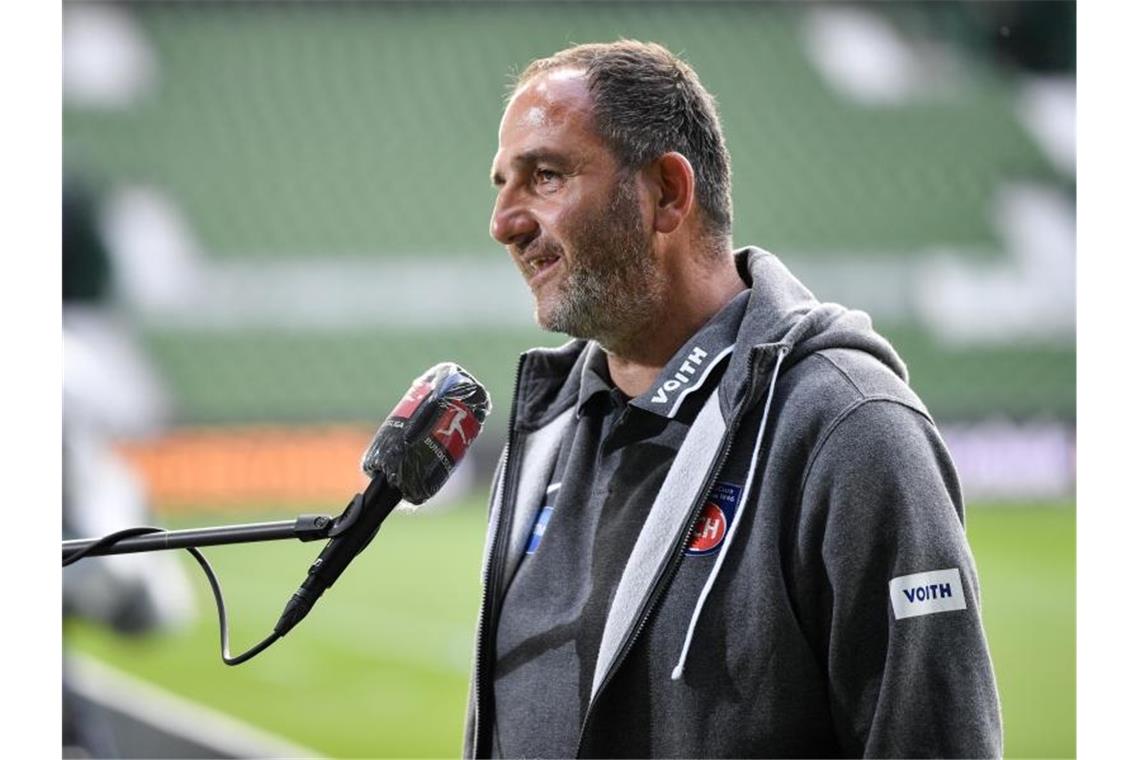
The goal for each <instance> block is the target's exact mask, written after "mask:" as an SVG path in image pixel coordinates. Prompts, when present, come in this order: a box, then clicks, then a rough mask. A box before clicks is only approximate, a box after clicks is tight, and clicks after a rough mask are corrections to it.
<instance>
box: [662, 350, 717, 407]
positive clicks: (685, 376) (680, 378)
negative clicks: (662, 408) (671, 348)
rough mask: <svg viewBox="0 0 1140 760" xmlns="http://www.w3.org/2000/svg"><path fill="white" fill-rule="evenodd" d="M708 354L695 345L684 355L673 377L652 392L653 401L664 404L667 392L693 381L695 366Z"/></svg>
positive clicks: (700, 363) (702, 362)
mask: <svg viewBox="0 0 1140 760" xmlns="http://www.w3.org/2000/svg"><path fill="white" fill-rule="evenodd" d="M708 356H709V353H708V351H705V350H704V349H703V348H701V347H700V346H696V347H695V348H693V350H692V351H690V352H689V355H688V356H687V357H685V361H684V362H682V363H681V366H680V367H678V368H677V371H676V372H675V373H673V377H671V378H669V379H668V380H666V381H665V382H663V383H661V385H660V386H658V388H657V391H656V392H655V393H654V394H653V403H655V404H664V403H666V402H668V401H669V394H670V393H672V392H673V391H675V390H677V389H678V388H680V387H681V386H684V385H688V384H689V383H691V382H692V381H693V376H694V375H696V374H697V368H698V367H700V366H701V365H702V364H704V363H705V359H707V358H708Z"/></svg>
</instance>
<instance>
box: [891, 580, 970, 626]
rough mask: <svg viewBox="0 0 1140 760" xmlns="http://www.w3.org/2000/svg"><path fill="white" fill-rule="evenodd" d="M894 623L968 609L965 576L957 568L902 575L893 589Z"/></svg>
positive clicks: (892, 586) (893, 582)
mask: <svg viewBox="0 0 1140 760" xmlns="http://www.w3.org/2000/svg"><path fill="white" fill-rule="evenodd" d="M889 588H890V595H891V607H892V608H893V609H894V612H895V619H896V620H901V619H903V618H909V617H917V616H918V615H930V614H932V613H935V612H950V611H952V610H964V609H966V594H965V593H964V591H963V590H962V573H961V572H960V571H959V570H958V568H956V567H951V568H947V569H945V570H931V571H930V572H926V573H914V574H912V575H900V576H899V577H898V578H892V579H891V582H890V585H889Z"/></svg>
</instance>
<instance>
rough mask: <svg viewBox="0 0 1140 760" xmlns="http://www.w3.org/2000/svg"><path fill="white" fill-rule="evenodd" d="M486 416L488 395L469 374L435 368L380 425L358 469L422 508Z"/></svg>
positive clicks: (447, 366) (444, 365) (451, 365)
mask: <svg viewBox="0 0 1140 760" xmlns="http://www.w3.org/2000/svg"><path fill="white" fill-rule="evenodd" d="M490 412H491V399H490V397H488V395H487V390H486V389H485V388H484V387H483V386H482V385H481V384H480V383H479V381H478V380H476V379H475V378H474V377H473V376H472V375H471V373H469V372H467V371H466V370H465V369H463V368H462V367H460V366H459V365H458V364H454V363H452V362H444V363H442V364H437V365H435V366H434V367H432V368H431V369H429V370H428V371H427V372H425V373H424V374H423V375H421V376H420V377H419V378H418V379H417V380H416V381H415V382H414V383H413V384H412V387H411V388H410V389H408V392H407V393H406V394H404V397H403V398H402V399H400V402H399V403H398V404H396V408H395V409H393V410H392V413H391V414H389V415H388V418H387V419H386V420H384V422H383V423H382V424H381V425H380V428H379V429H378V430H377V431H376V435H375V436H374V437H373V439H372V443H371V444H369V446H368V449H367V450H366V451H365V452H364V457H363V459H362V460H361V463H360V467H361V469H362V470H364V473H365V474H366V475H368V476H369V477H371V478H375V477H376V476H377V475H383V476H384V477H385V478H386V479H387V481H388V483H390V484H392V485H393V486H395V487H396V488H398V489H400V493H401V494H402V495H403V497H404V500H405V501H408V502H410V503H412V504H422V503H423V502H425V501H427V500H428V499H430V498H431V497H432V496H434V495H435V494H436V492H437V491H439V489H440V488H441V487H442V486H443V484H444V483H445V482H447V479H448V478H449V477H450V476H451V473H452V471H453V470H454V469H455V467H456V465H458V464H459V462H460V460H461V459H462V458H463V455H464V454H465V453H466V452H467V449H468V447H470V445H471V442H472V441H474V440H475V437H476V436H478V435H479V433H480V431H482V429H483V421H484V420H486V419H487V415H488V414H490Z"/></svg>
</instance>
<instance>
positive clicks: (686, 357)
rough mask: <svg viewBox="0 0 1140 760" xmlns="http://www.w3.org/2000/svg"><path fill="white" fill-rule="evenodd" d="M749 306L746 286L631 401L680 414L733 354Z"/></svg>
mask: <svg viewBox="0 0 1140 760" xmlns="http://www.w3.org/2000/svg"><path fill="white" fill-rule="evenodd" d="M747 307H748V291H747V290H743V291H741V292H740V293H738V294H737V295H736V296H734V297H733V298H732V300H731V301H729V302H728V303H727V304H726V305H725V306H724V308H722V309H721V310H720V311H719V312H717V313H716V315H715V316H713V318H712V319H710V320H709V321H708V322H705V324H704V326H703V327H701V329H700V330H697V332H696V334H695V335H693V337H691V338H689V340H687V341H686V342H685V344H684V345H683V346H681V348H680V350H678V351H677V353H675V354H673V358H671V359H670V360H669V362H668V364H666V365H665V366H664V367H663V368H662V370H661V372H660V373H658V375H657V379H656V380H654V381H653V386H652V387H651V388H650V389H649V390H648V391H646V392H645V393H643V394H641V395H640V396H638V397H637V398H635V399H633V400H632V401H630V402H629V403H630V405H631V406H635V407H637V408H638V409H643V410H645V411H647V412H653V413H654V414H658V415H661V416H662V417H669V418H672V417H675V416H677V411H678V410H679V409H680V408H681V403H682V402H683V401H684V400H685V399H686V398H688V397H689V396H690V395H691V394H693V393H694V392H696V391H697V390H698V389H700V388H702V387H703V386H704V384H705V381H706V380H708V379H709V377H710V376H712V375H713V370H715V369H716V368H717V367H718V366H719V365H720V364H721V362H723V361H724V360H726V359H727V358H728V357H729V356H731V355H732V349H733V346H734V345H735V344H736V334H737V332H738V331H739V329H740V322H741V320H742V319H743V318H744V312H745V310H746V309H747Z"/></svg>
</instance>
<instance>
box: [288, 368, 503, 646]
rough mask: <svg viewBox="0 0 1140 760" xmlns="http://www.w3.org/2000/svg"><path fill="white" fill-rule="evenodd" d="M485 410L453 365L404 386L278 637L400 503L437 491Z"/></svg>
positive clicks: (485, 402) (478, 389) (483, 396)
mask: <svg viewBox="0 0 1140 760" xmlns="http://www.w3.org/2000/svg"><path fill="white" fill-rule="evenodd" d="M490 411H491V400H490V398H489V397H488V396H487V390H486V389H485V388H484V387H483V386H482V385H481V384H480V383H479V381H478V380H476V379H475V378H474V377H473V376H472V375H471V373H469V372H467V371H466V370H465V369H463V368H462V367H460V366H459V365H458V364H454V363H452V362H444V363H442V364H437V365H435V366H434V367H432V368H431V369H429V370H428V371H427V372H425V373H424V374H422V375H420V377H419V378H417V379H416V381H415V382H414V383H412V387H411V388H409V389H408V392H407V393H405V394H404V397H403V398H402V399H400V402H399V403H398V404H396V408H395V409H393V410H392V412H391V414H389V415H388V418H387V419H385V420H384V422H383V423H382V424H381V425H380V427H379V429H378V430H377V431H376V435H375V436H373V438H372V442H371V443H370V444H369V445H368V448H367V449H365V451H364V456H363V457H362V459H361V463H360V467H361V469H362V470H363V471H364V474H366V475H368V476H369V477H370V478H371V479H372V480H371V482H370V483H369V484H368V487H367V488H365V489H364V492H363V493H358V494H356V495H355V496H354V497H353V498H352V501H350V502H349V504H348V506H347V507H346V508H345V510H344V512H343V513H342V514H341V515H340V516H339V517H337V518H336V521H335V522H334V523H333V527H332V528H331V530H330V531H329V534H328V535H329V542H328V543H327V544H325V547H324V549H322V550H321V553H320V555H319V556H318V557H317V559H316V560H315V561H314V562H313V564H312V565H311V566H310V567H309V573H308V575H307V576H306V577H305V580H304V581H303V582H302V583H301V587H300V588H299V589H297V592H296V593H295V594H293V596H292V598H291V599H290V600H289V602H288V604H286V605H285V611H284V612H282V613H281V618H280V619H279V620H278V621H277V625H276V626H274V629H273V632H274V633H275V634H276V635H277V636H278V637H281V636H284V635H285V634H286V633H288V632H289V631H290V630H291V629H292V628H293V626H295V625H297V623H298V622H300V621H301V619H302V618H304V617H305V615H307V614H308V613H309V610H310V609H312V607H313V604H315V603H316V601H317V599H319V598H320V596H321V594H323V593H324V592H325V589H327V588H329V587H330V586H332V585H333V583H334V582H336V579H337V578H339V577H340V574H341V573H342V572H344V569H345V568H346V567H348V564H349V563H350V562H351V561H352V559H353V558H354V557H355V556H356V555H357V554H359V553H360V551H361V550H362V549H364V547H366V546H368V544H369V543H370V542H371V541H372V539H373V538H374V537H375V536H376V533H377V532H378V531H379V530H380V524H381V523H382V522H383V521H384V519H385V518H386V517H387V516H388V515H389V514H390V513H391V512H392V510H393V509H394V508H395V507H396V505H397V504H399V503H400V500H401V499H404V500H406V501H408V502H410V503H412V504H416V505H419V504H422V503H423V502H425V501H427V500H428V499H430V498H431V497H432V496H434V495H435V493H436V492H437V491H439V489H440V488H441V487H442V486H443V484H444V483H445V482H447V479H448V477H450V476H451V473H452V471H453V470H454V469H455V467H456V465H458V464H459V461H460V460H461V459H462V458H463V455H464V454H465V453H466V452H467V449H468V448H469V447H470V446H471V442H472V441H474V440H475V437H476V436H478V435H479V432H480V431H481V430H482V429H483V421H484V420H485V419H486V418H487V415H488V414H489V413H490Z"/></svg>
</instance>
